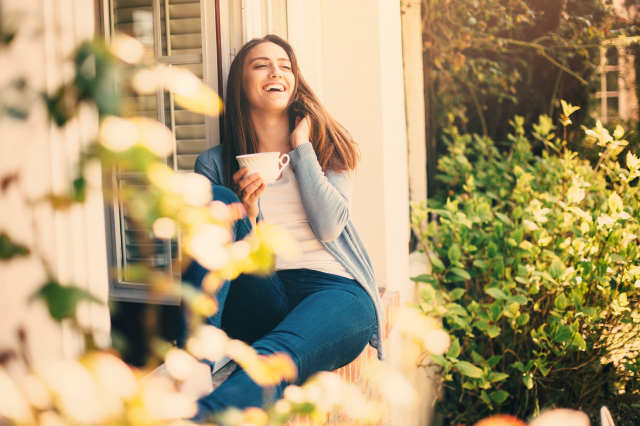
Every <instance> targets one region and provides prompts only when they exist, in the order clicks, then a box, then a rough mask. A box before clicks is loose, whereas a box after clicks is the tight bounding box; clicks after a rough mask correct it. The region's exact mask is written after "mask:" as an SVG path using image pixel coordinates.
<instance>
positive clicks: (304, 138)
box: [289, 115, 311, 149]
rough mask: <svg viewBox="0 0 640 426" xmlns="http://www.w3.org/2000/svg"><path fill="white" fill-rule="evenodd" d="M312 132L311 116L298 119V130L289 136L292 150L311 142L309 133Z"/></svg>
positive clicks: (294, 130)
mask: <svg viewBox="0 0 640 426" xmlns="http://www.w3.org/2000/svg"><path fill="white" fill-rule="evenodd" d="M310 130H311V120H310V119H309V115H305V116H304V118H300V117H297V118H296V128H295V129H293V132H291V136H289V142H290V143H291V148H292V149H296V148H297V147H298V146H300V145H301V144H303V143H305V142H309V133H310Z"/></svg>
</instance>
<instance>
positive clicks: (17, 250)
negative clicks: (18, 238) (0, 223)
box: [0, 232, 29, 260]
mask: <svg viewBox="0 0 640 426" xmlns="http://www.w3.org/2000/svg"><path fill="white" fill-rule="evenodd" d="M28 254H29V249H27V248H26V247H24V246H21V245H20V244H16V243H14V242H13V241H11V238H9V236H8V235H7V234H5V233H4V232H3V233H1V234H0V259H2V260H7V259H11V258H12V257H15V256H27V255H28Z"/></svg>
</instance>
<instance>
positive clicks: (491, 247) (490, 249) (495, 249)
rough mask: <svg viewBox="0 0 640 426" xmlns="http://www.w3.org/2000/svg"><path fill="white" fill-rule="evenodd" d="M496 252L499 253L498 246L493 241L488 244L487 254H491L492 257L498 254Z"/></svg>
mask: <svg viewBox="0 0 640 426" xmlns="http://www.w3.org/2000/svg"><path fill="white" fill-rule="evenodd" d="M496 253H498V246H497V245H495V244H494V243H493V241H492V242H490V243H489V245H488V246H487V256H489V257H490V258H494V257H495V256H496Z"/></svg>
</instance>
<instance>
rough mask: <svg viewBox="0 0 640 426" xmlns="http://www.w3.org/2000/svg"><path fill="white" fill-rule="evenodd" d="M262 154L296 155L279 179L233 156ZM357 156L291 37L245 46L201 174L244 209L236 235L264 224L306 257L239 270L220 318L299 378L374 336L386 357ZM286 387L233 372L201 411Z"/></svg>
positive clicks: (249, 401) (335, 363) (333, 363)
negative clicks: (356, 200)
mask: <svg viewBox="0 0 640 426" xmlns="http://www.w3.org/2000/svg"><path fill="white" fill-rule="evenodd" d="M262 152H279V153H280V155H284V154H289V157H290V164H289V166H287V167H285V168H284V169H283V172H282V175H281V177H280V179H278V180H277V181H275V182H273V183H269V184H266V183H265V182H263V180H262V178H261V177H260V176H259V175H258V174H252V175H248V173H247V169H246V168H239V165H238V161H237V160H236V156H238V155H243V154H253V153H262ZM358 160H359V151H358V148H357V146H356V144H355V143H354V142H353V141H352V140H351V137H350V136H349V134H348V133H347V132H346V130H345V129H344V128H343V127H342V126H341V125H340V124H338V123H337V122H336V121H335V120H334V119H333V118H332V117H331V116H330V115H329V114H328V113H327V111H326V110H325V109H324V107H323V106H322V105H321V104H320V102H319V101H318V98H317V97H316V96H315V94H314V93H313V91H312V90H311V88H310V87H309V86H308V84H307V83H306V82H305V80H304V78H303V77H302V75H301V74H300V70H299V68H298V64H297V62H296V57H295V54H294V52H293V49H292V48H291V46H290V45H289V44H288V43H287V42H286V41H285V40H283V39H281V38H280V37H277V36H274V35H269V36H266V37H264V38H262V39H254V40H252V41H250V42H249V43H247V44H246V45H245V46H244V47H243V48H242V49H241V50H240V51H239V52H238V55H237V56H236V57H235V59H234V60H233V63H232V64H231V70H230V73H229V80H228V83H227V98H226V101H225V113H224V140H223V143H222V144H221V145H219V146H217V147H215V148H211V149H209V150H208V151H206V152H204V153H203V154H201V155H200V156H199V157H198V160H197V161H196V166H195V171H196V172H198V173H201V174H203V175H204V176H206V177H207V178H209V180H211V183H212V184H213V185H214V188H213V194H214V198H215V199H217V200H221V201H223V202H225V203H233V202H241V203H242V205H243V206H244V208H245V210H246V213H247V218H245V219H243V220H240V221H238V222H237V223H236V226H235V229H234V237H235V239H236V240H239V239H241V238H243V237H244V236H245V235H247V234H248V233H249V232H251V229H252V228H253V227H255V226H256V223H257V222H260V221H262V220H264V221H265V222H266V223H267V224H269V225H270V226H277V227H280V228H284V229H286V230H287V231H288V232H290V233H291V235H293V236H294V237H295V238H296V240H297V241H298V243H299V245H300V248H301V249H302V256H301V257H300V258H298V259H297V260H295V261H290V260H287V259H283V258H280V257H278V258H277V259H276V268H275V272H272V273H271V274H270V275H268V276H266V277H259V276H250V275H241V276H239V277H238V278H236V279H235V280H233V281H231V282H230V283H226V284H225V285H224V286H223V287H222V289H221V290H220V291H219V292H218V294H217V298H218V302H219V306H220V308H221V309H220V312H219V314H217V315H216V316H215V317H213V318H212V319H211V321H212V323H213V325H216V326H219V327H222V328H223V329H224V330H225V331H226V332H227V334H229V335H230V336H231V337H233V338H236V339H240V340H243V341H245V342H247V343H249V344H251V345H252V346H253V348H254V349H255V350H256V351H257V352H258V353H261V354H272V353H276V352H285V353H287V354H289V356H291V359H292V360H293V361H294V363H295V364H296V367H297V369H298V378H297V380H296V384H302V383H303V382H304V381H305V380H306V379H307V378H308V377H309V376H310V375H312V374H314V373H316V372H318V371H331V370H335V369H337V368H340V367H342V366H344V365H346V364H349V363H350V362H351V361H353V360H354V359H355V358H356V357H357V356H358V355H359V354H360V353H361V352H362V350H363V349H364V348H365V347H366V345H367V343H370V344H371V345H372V346H374V347H375V348H377V350H378V357H379V358H380V359H384V356H383V354H382V342H381V337H380V330H381V325H382V324H383V323H384V322H385V320H384V315H383V314H382V312H381V310H380V300H379V297H378V288H377V286H376V282H375V276H374V272H373V268H372V265H371V261H370V259H369V256H368V255H367V252H366V250H365V248H364V246H363V244H362V241H361V240H360V238H359V237H358V234H357V232H356V230H355V228H354V226H353V224H352V223H351V197H352V189H353V181H354V176H355V169H356V164H357V162H358ZM205 272H206V271H205V270H204V269H203V268H202V267H201V266H199V265H197V264H192V265H191V266H190V267H189V269H188V270H187V271H186V273H185V277H184V279H185V280H188V281H191V282H192V283H196V284H197V283H198V282H199V281H201V280H202V277H203V276H204V273H205ZM286 385H287V383H281V384H280V385H279V386H277V387H276V389H275V394H274V395H272V396H271V397H269V398H267V397H266V396H265V395H264V393H263V389H262V388H261V387H260V386H258V385H257V384H255V383H254V382H253V381H252V380H251V379H250V378H249V376H248V375H247V374H246V373H245V372H244V371H242V370H241V369H236V371H234V372H233V373H232V374H231V376H230V377H229V378H228V379H227V380H226V381H225V382H224V383H223V384H222V385H220V386H219V387H218V388H217V389H216V390H215V391H214V392H213V393H211V394H210V395H208V396H206V397H204V398H202V399H201V400H200V401H199V402H198V406H199V412H198V416H197V418H198V419H204V418H206V416H207V415H209V414H212V413H216V412H220V411H223V410H224V409H226V408H228V407H238V408H246V407H262V406H263V405H265V404H268V403H269V402H272V401H273V400H274V399H277V398H279V397H280V396H281V394H282V390H283V388H284V387H285V386H286Z"/></svg>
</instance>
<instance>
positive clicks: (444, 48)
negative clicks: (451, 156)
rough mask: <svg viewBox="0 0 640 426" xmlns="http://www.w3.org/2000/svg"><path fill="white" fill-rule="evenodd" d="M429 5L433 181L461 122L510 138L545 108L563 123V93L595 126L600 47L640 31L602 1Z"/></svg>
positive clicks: (473, 0)
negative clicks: (451, 130) (521, 122)
mask: <svg viewBox="0 0 640 426" xmlns="http://www.w3.org/2000/svg"><path fill="white" fill-rule="evenodd" d="M423 4H424V14H423V28H424V42H425V43H424V47H425V87H426V92H427V128H428V132H427V158H428V161H429V163H428V167H427V170H428V173H429V176H428V181H429V182H430V185H434V184H435V179H434V177H435V176H434V173H435V169H436V167H435V165H436V161H437V157H438V151H442V150H443V147H441V146H440V143H439V142H437V141H440V139H441V135H442V130H443V129H444V128H446V127H448V126H449V125H450V124H451V123H454V122H455V123H456V124H458V125H460V126H461V127H462V129H463V130H464V131H467V132H470V133H479V134H483V135H486V136H490V137H491V138H492V139H494V140H496V141H503V140H506V136H507V134H508V133H509V124H508V122H509V119H510V117H512V116H513V114H514V113H515V114H519V115H522V116H523V117H524V118H525V126H526V127H530V126H531V124H532V121H533V120H535V119H537V117H538V116H539V115H541V114H548V115H550V116H552V117H553V118H555V120H554V122H557V119H558V118H559V116H560V110H559V108H558V106H559V99H560V98H562V99H566V100H567V101H568V102H569V103H571V104H573V105H577V106H580V110H579V111H578V113H576V114H575V116H574V117H572V118H573V121H574V123H576V124H593V123H590V121H591V120H592V118H591V115H590V110H591V108H590V106H591V105H590V104H591V95H592V94H593V93H594V92H595V90H596V86H597V79H596V78H595V75H594V74H595V73H596V72H597V68H598V66H599V64H600V53H599V52H600V44H601V42H602V41H603V40H605V39H610V38H616V37H621V36H627V35H633V34H635V32H636V27H635V26H634V25H632V24H631V23H630V22H628V21H626V20H625V19H623V18H620V17H617V16H616V15H615V14H614V13H613V11H612V9H611V7H610V6H607V5H603V4H602V3H601V2H600V1H599V0H563V1H557V0H514V1H504V0H463V1H456V2H450V1H447V0H424V3H423ZM628 7H632V6H631V5H630V6H628ZM576 128H580V127H579V126H576ZM430 189H431V188H430Z"/></svg>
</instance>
